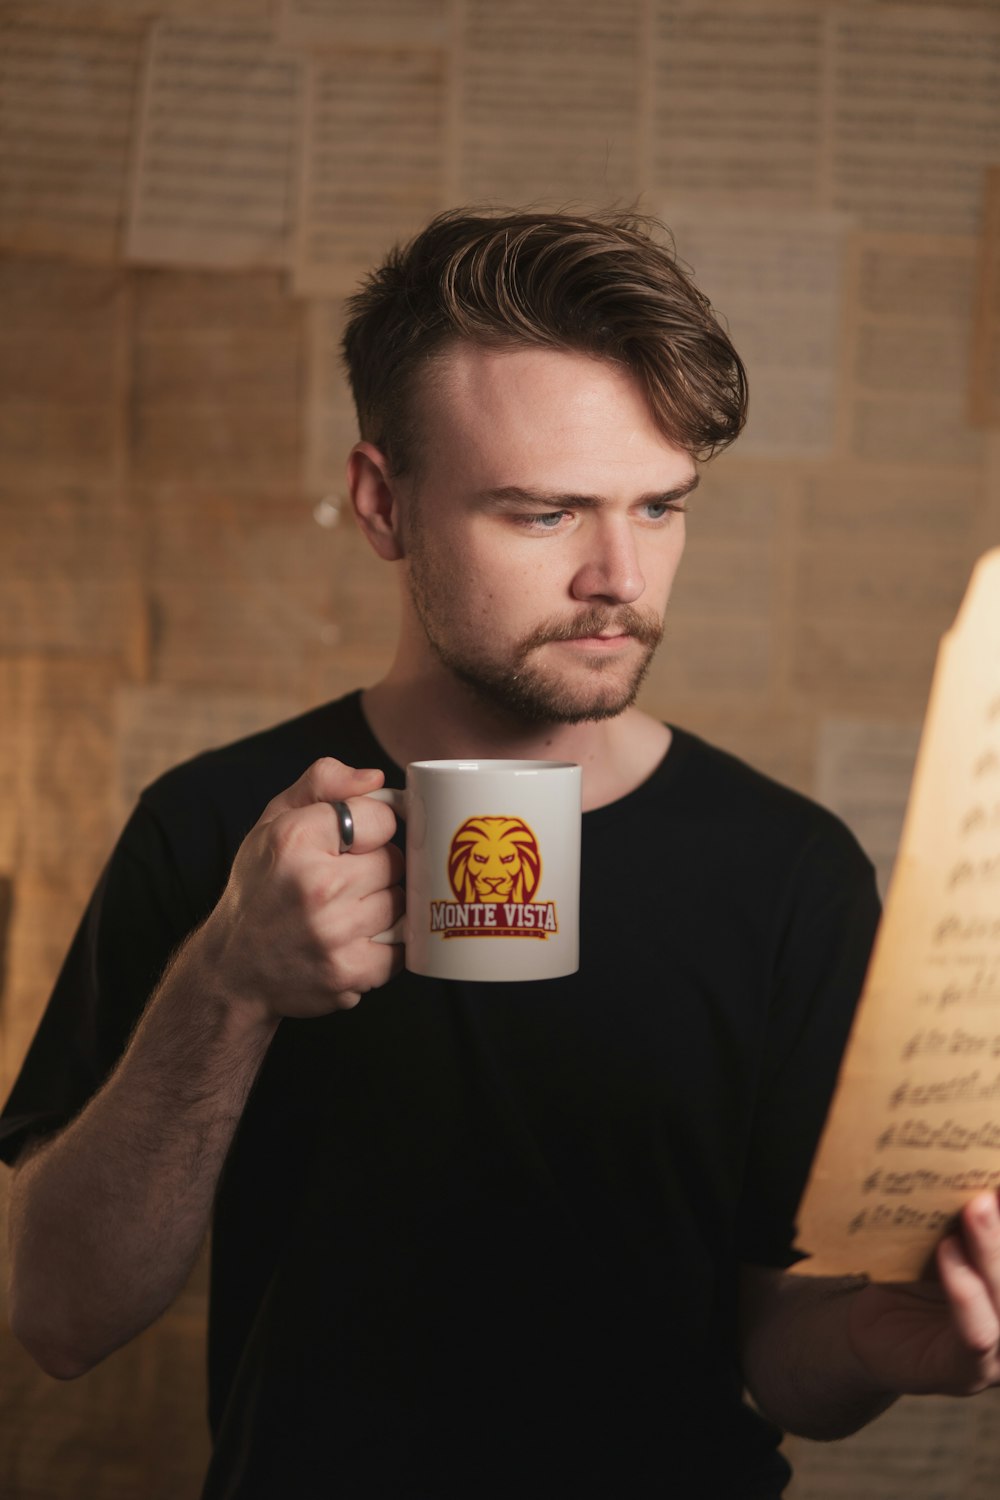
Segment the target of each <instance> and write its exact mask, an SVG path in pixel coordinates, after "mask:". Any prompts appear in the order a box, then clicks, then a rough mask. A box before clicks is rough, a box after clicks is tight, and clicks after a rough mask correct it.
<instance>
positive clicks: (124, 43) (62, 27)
mask: <svg viewBox="0 0 1000 1500" xmlns="http://www.w3.org/2000/svg"><path fill="white" fill-rule="evenodd" d="M140 43H141V33H140V31H139V29H138V26H137V25H136V24H135V23H134V22H132V21H129V20H127V19H122V20H121V21H119V22H118V23H117V24H116V23H114V22H113V21H111V20H110V19H107V20H105V21H103V22H102V24H100V25H98V24H96V23H95V22H94V21H93V20H91V19H88V17H87V16H86V15H84V14H80V13H79V12H73V11H72V10H70V9H66V8H62V7H46V9H45V10H44V11H43V12H42V13H41V14H36V13H35V12H34V11H33V10H32V8H31V7H29V6H20V7H17V6H14V7H11V6H8V7H5V8H4V9H3V10H2V11H0V248H3V249H6V250H13V251H17V252H29V253H34V254H43V255H53V254H54V255H65V256H69V257H70V258H72V259H74V260H90V261H94V260H96V261H113V260H115V259H116V258H117V256H118V255H119V253H120V251H121V236H122V226H123V221H124V215H125V197H126V187H127V178H128V164H129V151H130V147H131V142H132V135H133V129H134V116H135V101H136V81H137V77H138V69H139V56H140Z"/></svg>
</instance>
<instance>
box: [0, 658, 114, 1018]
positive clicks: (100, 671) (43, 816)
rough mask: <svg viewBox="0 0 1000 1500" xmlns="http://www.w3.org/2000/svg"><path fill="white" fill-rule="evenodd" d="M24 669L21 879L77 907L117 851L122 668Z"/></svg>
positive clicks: (106, 664)
mask: <svg viewBox="0 0 1000 1500" xmlns="http://www.w3.org/2000/svg"><path fill="white" fill-rule="evenodd" d="M19 670H20V672H21V673H22V691H21V697H20V704H19V707H20V723H19V742H20V745H19V751H18V754H19V759H20V774H19V777H18V788H19V801H20V810H21V817H20V823H21V844H20V851H19V857H18V880H19V881H20V879H21V876H22V874H23V875H24V876H25V877H30V878H31V879H34V880H37V881H39V882H41V883H42V884H44V885H46V886H48V887H51V888H52V889H53V890H61V891H69V892H71V893H73V894H75V897H76V899H77V901H78V902H79V901H82V900H83V899H85V898H86V896H87V895H88V894H89V892H90V888H91V886H92V884H93V881H94V879H95V878H96V875H97V873H98V870H99V869H100V865H101V863H102V861H103V860H104V859H105V857H106V856H107V853H108V850H109V848H110V844H111V837H112V823H111V797H110V787H111V769H112V763H113V746H112V727H111V726H112V704H113V700H114V690H115V686H116V684H117V682H118V680H119V676H120V670H121V669H120V665H119V663H118V662H116V661H114V660H112V659H111V658H109V657H102V656H76V657H72V656H62V655H59V656H55V655H53V656H42V655H37V656H36V655H32V656H27V655H25V656H22V657H21V658H20V663H19ZM38 998H39V997H38V996H37V995H36V997H35V1003H36V1005H37V1003H38Z"/></svg>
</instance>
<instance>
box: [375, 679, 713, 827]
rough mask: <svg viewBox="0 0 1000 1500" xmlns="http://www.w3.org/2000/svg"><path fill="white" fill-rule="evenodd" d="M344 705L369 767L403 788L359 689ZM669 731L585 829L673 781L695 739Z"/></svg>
mask: <svg viewBox="0 0 1000 1500" xmlns="http://www.w3.org/2000/svg"><path fill="white" fill-rule="evenodd" d="M347 702H348V703H349V704H350V707H351V710H352V712H353V714H354V717H355V719H356V722H357V730H358V738H359V740H360V741H361V743H362V745H365V744H367V746H368V749H369V750H370V751H371V764H372V765H373V766H378V767H379V768H380V769H381V770H383V771H384V772H385V779H386V785H387V786H397V787H402V786H405V785H406V771H405V770H404V768H403V767H402V766H400V765H398V764H397V762H396V761H394V760H393V758H392V756H391V755H390V754H389V752H388V751H387V750H385V749H384V748H383V746H382V744H381V743H380V741H379V740H378V739H376V737H375V732H374V730H373V729H372V727H371V725H370V724H369V722H368V718H367V715H366V714H365V711H364V708H363V706H362V703H361V689H360V688H356V689H355V690H354V692H352V693H349V694H348V697H347ZM667 728H668V729H669V730H670V744H669V745H668V746H667V748H666V750H665V751H664V753H663V756H662V757H661V759H660V760H659V761H658V763H657V764H656V765H655V766H654V767H653V770H652V771H651V772H650V774H649V775H648V776H647V777H646V779H645V781H641V782H640V783H639V785H638V786H637V787H633V788H632V790H631V791H630V792H626V793H625V795H624V796H623V797H616V798H615V800H614V802H606V803H605V804H604V805H603V807H594V808H591V809H590V811H589V812H585V813H584V815H583V821H584V824H585V826H587V827H590V828H596V827H598V826H599V825H600V824H601V822H602V820H603V819H605V818H614V817H619V816H620V815H621V814H622V813H623V812H626V811H628V812H631V811H632V809H633V808H634V807H636V806H638V805H641V804H642V803H643V802H644V801H645V800H646V798H647V797H649V796H652V795H654V794H655V793H656V792H657V791H659V790H661V789H662V788H663V787H664V785H665V784H666V783H667V781H669V780H673V778H674V777H676V775H677V773H678V771H679V769H681V767H682V765H683V762H684V761H685V760H686V759H687V757H688V755H689V754H690V751H691V748H692V745H693V744H694V736H693V735H691V734H689V733H688V731H687V730H686V729H679V728H678V727H677V725H676V724H671V723H667Z"/></svg>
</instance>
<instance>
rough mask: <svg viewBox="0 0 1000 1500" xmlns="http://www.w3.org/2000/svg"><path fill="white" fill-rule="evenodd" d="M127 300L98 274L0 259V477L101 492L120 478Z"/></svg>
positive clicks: (116, 280)
mask: <svg viewBox="0 0 1000 1500" xmlns="http://www.w3.org/2000/svg"><path fill="white" fill-rule="evenodd" d="M129 339H130V329H129V326H128V297H127V295H126V294H125V289H124V287H123V284H122V277H121V275H120V273H119V272H117V271H116V270H114V269H111V268H106V267H103V266H86V265H72V264H69V263H68V262H60V261H56V260H51V261H47V260H28V259H21V258H14V257H11V258H9V259H3V258H0V478H2V480H3V481H4V482H5V483H15V482H17V483H23V484H25V485H26V486H33V485H46V484H52V485H65V486H80V487H81V488H85V489H89V488H90V487H98V488H101V489H104V490H107V488H108V487H109V486H110V485H113V484H114V483H115V482H116V481H117V480H118V479H119V478H120V476H121V474H122V468H123V463H124V452H125V446H126V437H127V434H126V431H125V423H124V421H123V407H124V405H125V384H126V380H127V369H128V346H129Z"/></svg>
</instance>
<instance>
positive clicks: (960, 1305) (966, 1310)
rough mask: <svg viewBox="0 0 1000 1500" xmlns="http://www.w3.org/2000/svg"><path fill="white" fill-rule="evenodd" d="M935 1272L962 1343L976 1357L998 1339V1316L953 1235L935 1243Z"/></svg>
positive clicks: (991, 1300) (990, 1347)
mask: <svg viewBox="0 0 1000 1500" xmlns="http://www.w3.org/2000/svg"><path fill="white" fill-rule="evenodd" d="M937 1264H938V1272H939V1274H940V1276H941V1285H942V1286H943V1287H944V1289H945V1292H946V1294H947V1297H948V1303H949V1306H950V1307H951V1313H952V1317H953V1319H954V1323H955V1330H956V1332H957V1334H958V1336H959V1338H960V1339H961V1341H962V1343H963V1344H965V1345H966V1347H967V1348H968V1349H969V1350H970V1351H971V1352H972V1353H974V1354H976V1355H977V1356H979V1357H983V1356H985V1355H988V1354H990V1353H991V1352H992V1351H993V1350H994V1349H995V1348H996V1346H997V1342H998V1340H1000V1318H998V1317H997V1310H996V1307H995V1306H994V1304H993V1299H992V1297H991V1296H990V1293H989V1289H988V1288H987V1286H986V1283H985V1282H984V1281H983V1278H982V1277H981V1276H980V1274H979V1272H978V1271H977V1269H976V1267H975V1266H974V1265H973V1263H972V1261H971V1260H970V1259H969V1257H968V1255H967V1254H966V1252H965V1250H964V1249H963V1247H962V1245H961V1243H960V1241H959V1240H958V1238H957V1237H956V1236H955V1235H948V1237H947V1238H946V1239H943V1240H942V1241H941V1243H940V1245H939V1246H938V1252H937Z"/></svg>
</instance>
